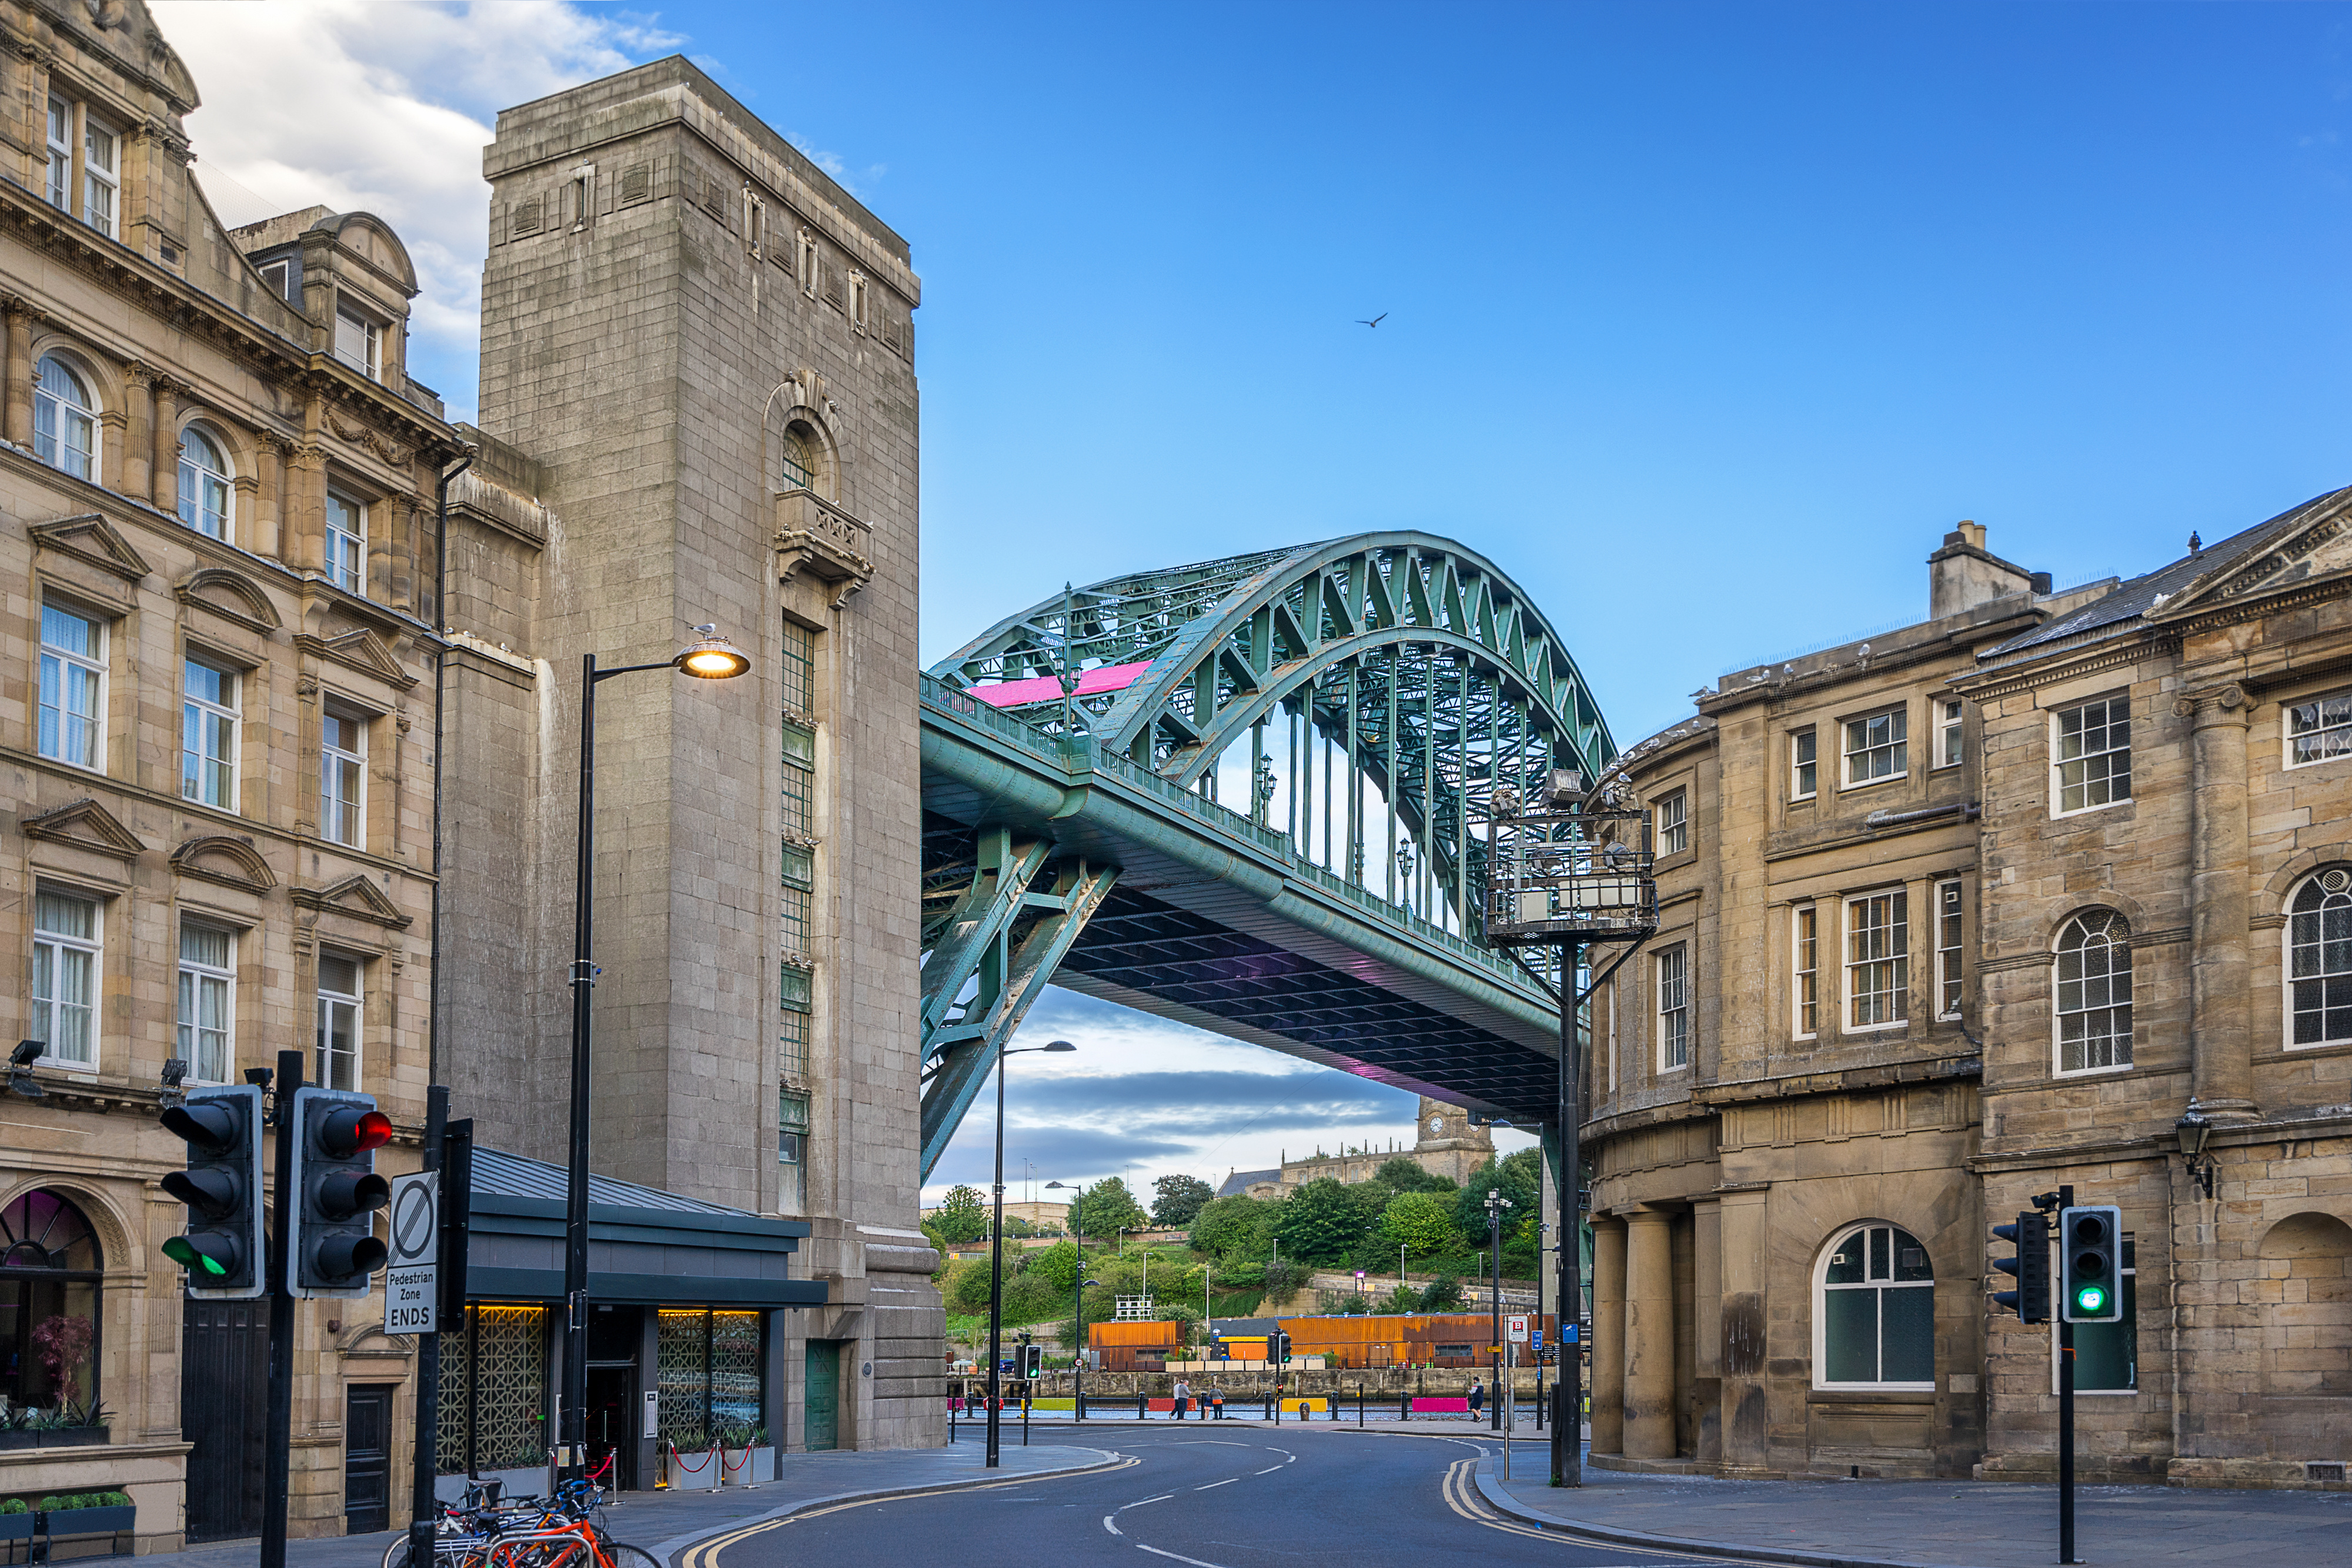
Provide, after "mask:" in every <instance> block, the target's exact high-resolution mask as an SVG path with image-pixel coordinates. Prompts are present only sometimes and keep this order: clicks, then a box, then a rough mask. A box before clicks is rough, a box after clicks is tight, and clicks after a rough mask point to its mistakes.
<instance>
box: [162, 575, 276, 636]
mask: <svg viewBox="0 0 2352 1568" xmlns="http://www.w3.org/2000/svg"><path fill="white" fill-rule="evenodd" d="M173 592H175V593H177V594H178V595H179V599H180V602H181V603H183V604H185V605H189V606H191V607H192V608H194V609H198V610H209V611H211V612H213V613H214V614H215V615H220V616H226V618H227V619H229V620H231V621H234V622H236V623H237V624H238V625H240V626H244V627H247V628H250V629H251V630H253V631H256V632H262V633H264V634H267V633H268V632H275V631H277V630H278V627H279V626H281V625H283V624H284V622H283V621H282V620H281V619H280V618H279V616H278V610H277V607H276V606H275V605H273V604H271V603H270V602H269V596H268V594H266V593H264V592H262V591H261V589H260V586H259V585H258V584H257V583H256V582H254V580H252V579H251V578H248V577H245V576H242V575H241V574H239V573H237V572H234V571H231V570H228V569H227V568H226V567H218V566H214V567H206V568H205V570H202V571H198V572H192V573H190V574H189V575H188V577H187V578H186V579H185V580H183V581H182V582H181V584H180V585H179V587H178V588H176V589H174V590H173Z"/></svg>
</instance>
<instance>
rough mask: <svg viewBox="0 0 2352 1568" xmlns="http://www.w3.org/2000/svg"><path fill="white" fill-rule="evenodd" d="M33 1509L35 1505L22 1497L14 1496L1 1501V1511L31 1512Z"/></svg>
mask: <svg viewBox="0 0 2352 1568" xmlns="http://www.w3.org/2000/svg"><path fill="white" fill-rule="evenodd" d="M32 1511H33V1505H32V1504H30V1503H28V1502H26V1500H24V1499H23V1498H21V1497H12V1498H10V1499H9V1500H7V1501H6V1502H0V1513H30V1512H32Z"/></svg>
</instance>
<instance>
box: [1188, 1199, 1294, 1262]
mask: <svg viewBox="0 0 2352 1568" xmlns="http://www.w3.org/2000/svg"><path fill="white" fill-rule="evenodd" d="M1280 1211H1281V1205H1279V1204H1276V1203H1269V1202H1267V1201H1266V1200H1265V1199H1264V1198H1257V1197H1241V1196H1240V1195H1239V1194H1236V1195H1234V1197H1220V1198H1213V1199H1211V1200H1210V1201H1209V1202H1207V1203H1205V1204H1203V1205H1202V1206H1201V1212H1200V1213H1198V1214H1196V1215H1194V1216H1193V1217H1192V1237H1191V1240H1192V1250H1193V1251H1195V1252H1206V1253H1207V1254H1208V1255H1209V1256H1210V1257H1212V1258H1214V1259H1215V1260H1217V1261H1218V1262H1220V1263H1227V1264H1232V1263H1243V1262H1248V1261H1251V1260H1255V1259H1258V1258H1262V1257H1264V1256H1265V1254H1266V1253H1267V1252H1268V1251H1270V1250H1272V1242H1273V1239H1274V1221H1275V1217H1276V1215H1277V1214H1278V1213H1279V1212H1280Z"/></svg>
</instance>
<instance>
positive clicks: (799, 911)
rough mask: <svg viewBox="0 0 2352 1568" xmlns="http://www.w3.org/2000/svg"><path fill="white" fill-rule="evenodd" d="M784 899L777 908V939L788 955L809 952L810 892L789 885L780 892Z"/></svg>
mask: <svg viewBox="0 0 2352 1568" xmlns="http://www.w3.org/2000/svg"><path fill="white" fill-rule="evenodd" d="M780 891H781V893H782V899H781V900H780V902H779V904H778V906H777V919H776V925H777V932H776V936H777V939H778V940H779V941H780V942H782V944H783V950H784V951H785V952H787V953H806V952H807V951H808V927H809V892H808V890H807V889H806V888H803V887H794V886H793V885H792V884H791V883H785V884H784V885H783V887H782V889H781V890H780Z"/></svg>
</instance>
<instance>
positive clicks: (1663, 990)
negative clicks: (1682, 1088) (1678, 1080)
mask: <svg viewBox="0 0 2352 1568" xmlns="http://www.w3.org/2000/svg"><path fill="white" fill-rule="evenodd" d="M1656 966H1657V974H1658V1071H1661V1072H1672V1071H1675V1069H1677V1068H1683V1067H1688V1066H1689V1065H1690V1057H1691V1039H1690V949H1689V948H1688V947H1686V946H1678V947H1669V948H1667V949H1666V950H1665V951H1664V952H1663V953H1660V954H1659V955H1658V956H1657V960H1656Z"/></svg>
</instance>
